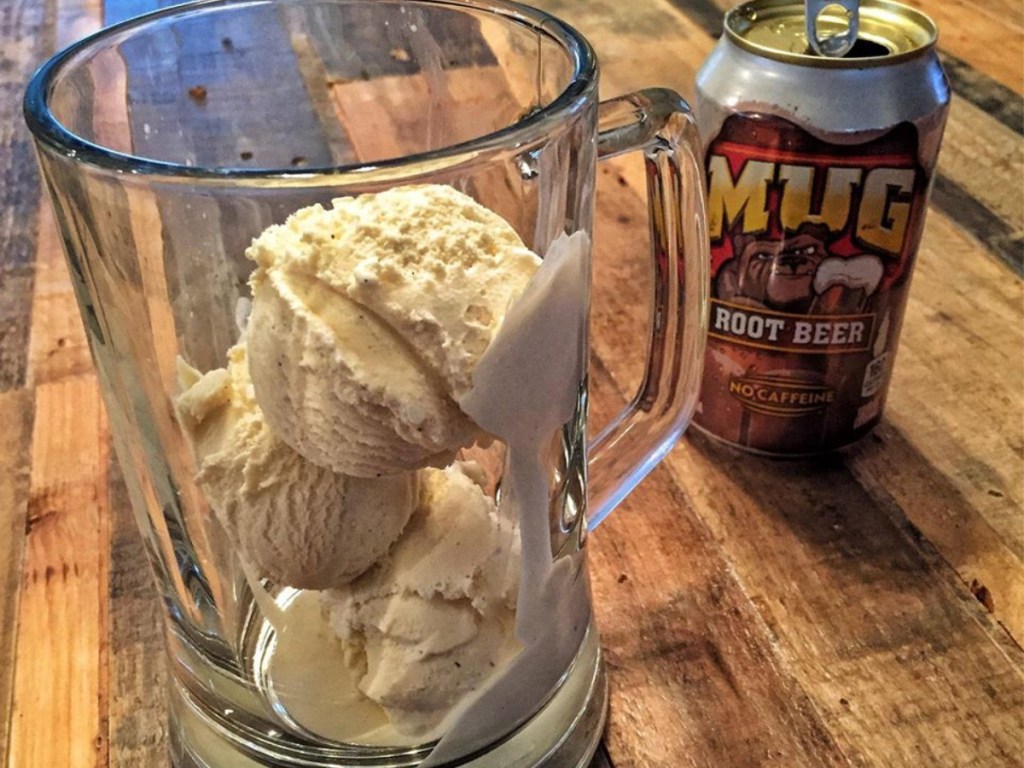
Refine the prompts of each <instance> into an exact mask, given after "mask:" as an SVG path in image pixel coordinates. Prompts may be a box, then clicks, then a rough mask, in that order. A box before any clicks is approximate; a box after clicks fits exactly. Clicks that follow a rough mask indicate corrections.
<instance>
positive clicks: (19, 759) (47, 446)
mask: <svg viewBox="0 0 1024 768" xmlns="http://www.w3.org/2000/svg"><path fill="white" fill-rule="evenodd" d="M31 461H32V475H31V481H30V493H31V495H30V500H29V508H28V509H29V517H28V521H29V522H28V533H27V539H26V550H25V559H24V566H23V570H22V591H21V605H20V608H19V614H18V633H17V652H16V664H15V669H14V706H13V715H12V721H11V740H10V753H9V757H8V762H7V765H8V766H10V768H35V766H39V767H40V768H43V767H44V766H45V767H46V768H49V766H68V768H77V767H78V766H83V767H85V766H88V767H89V768H92V767H93V766H104V765H106V763H107V728H106V716H107V712H106V693H105V692H106V686H105V684H104V682H103V679H104V677H105V672H106V666H105V663H106V636H107V601H106V593H107V575H108V557H107V548H108V546H109V517H108V514H107V511H108V510H107V489H106V467H107V436H106V421H105V417H104V414H103V409H102V406H101V404H100V399H99V391H98V387H97V384H96V379H95V377H94V376H91V375H87V376H76V377H68V378H64V379H61V380H58V381H53V382H49V383H46V384H41V385H39V386H38V387H37V388H36V397H35V421H34V425H33V434H32V452H31ZM41 724H45V726H43V727H41Z"/></svg>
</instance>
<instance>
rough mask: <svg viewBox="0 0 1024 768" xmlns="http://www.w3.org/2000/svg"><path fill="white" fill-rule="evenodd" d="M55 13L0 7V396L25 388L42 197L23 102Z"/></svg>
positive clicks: (29, 2)
mask: <svg viewBox="0 0 1024 768" xmlns="http://www.w3.org/2000/svg"><path fill="white" fill-rule="evenodd" d="M51 11H52V7H50V6H48V4H45V3H41V2H38V0H12V2H5V3H4V4H3V5H0V40H3V48H2V49H0V50H2V53H0V61H2V62H3V66H0V254H3V257H2V258H0V392H2V391H4V390H7V389H13V388H16V387H20V386H22V385H23V384H24V383H25V368H26V360H27V352H28V345H27V343H26V342H27V340H28V329H29V308H30V306H31V301H32V276H33V260H34V258H35V248H36V245H35V240H36V233H37V231H38V229H37V212H38V207H39V199H40V192H39V171H38V169H37V167H36V162H35V158H34V157H33V155H32V145H31V141H30V138H29V132H28V129H27V128H26V127H25V123H24V121H23V120H22V118H21V99H22V94H23V90H24V87H25V84H26V83H27V82H28V79H29V76H30V75H31V74H32V72H33V71H34V69H35V67H36V66H37V65H38V64H39V63H40V62H41V61H42V60H43V58H44V57H45V56H47V55H48V54H49V53H50V52H51V51H52V50H53V20H52V18H50V16H51Z"/></svg>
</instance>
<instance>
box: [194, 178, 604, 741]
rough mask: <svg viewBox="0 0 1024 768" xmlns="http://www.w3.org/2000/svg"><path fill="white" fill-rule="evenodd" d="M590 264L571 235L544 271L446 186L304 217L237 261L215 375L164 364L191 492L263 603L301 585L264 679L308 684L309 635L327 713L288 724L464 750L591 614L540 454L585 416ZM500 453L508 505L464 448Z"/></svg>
mask: <svg viewBox="0 0 1024 768" xmlns="http://www.w3.org/2000/svg"><path fill="white" fill-rule="evenodd" d="M588 247H589V244H588V243H587V242H586V236H585V235H584V234H582V233H580V234H577V235H574V236H572V237H568V238H567V237H564V236H563V237H562V238H559V239H558V240H556V242H555V244H554V245H553V246H552V248H551V250H550V251H549V253H548V254H546V258H545V259H544V261H543V262H542V261H541V259H540V258H538V257H537V255H536V254H534V253H532V252H531V251H530V250H529V249H528V248H526V246H525V245H523V242H522V240H521V239H520V238H519V236H518V235H517V234H516V232H515V230H514V229H513V228H512V227H511V225H509V224H508V223H507V222H506V221H504V220H503V219H502V218H501V217H500V216H498V215H497V214H495V213H493V212H492V211H490V210H488V209H487V208H484V207H483V206H481V205H479V204H478V203H476V202H475V201H474V200H473V199H472V198H470V197H468V196H466V195H464V194H462V193H460V192H458V191H456V190H455V189H453V188H451V187H447V186H440V185H417V186H406V187H399V188H395V189H391V190H388V191H385V192H381V193H379V194H372V195H362V196H359V197H355V198H343V199H337V200H334V201H333V204H332V207H330V208H324V207H322V206H320V205H314V206H311V207H308V208H303V209H301V210H299V211H296V212H295V213H294V214H293V215H292V216H290V217H289V218H288V220H287V221H286V222H285V223H283V224H280V225H275V226H272V227H270V228H269V229H267V230H266V231H265V232H263V233H262V234H261V235H260V236H259V237H258V238H256V239H255V241H254V242H253V243H252V246H251V247H250V248H249V249H248V250H247V252H246V255H247V256H248V257H249V258H250V259H252V260H253V261H254V262H256V264H257V268H256V270H255V271H254V272H253V274H252V276H251V278H250V286H251V289H252V305H251V313H250V315H249V317H248V321H247V323H246V324H245V327H244V329H243V330H242V332H241V337H240V339H239V341H238V343H237V344H236V345H235V346H234V347H233V348H232V349H231V350H230V351H229V352H228V356H227V361H226V366H225V367H224V368H218V369H216V370H212V371H208V372H206V373H200V372H198V371H196V370H195V369H194V368H192V367H191V366H190V365H188V363H187V362H185V361H179V384H180V393H179V395H178V397H177V400H176V411H177V415H178V420H179V423H180V424H181V426H182V428H183V430H184V432H185V434H186V435H187V436H188V438H189V441H190V444H191V446H192V451H193V454H194V456H195V461H196V465H197V470H198V474H197V482H198V484H199V486H200V487H201V488H202V489H203V490H204V491H205V494H206V496H207V499H208V501H209V504H210V506H211V508H212V509H213V511H214V512H215V514H216V516H217V519H218V520H219V521H220V523H221V525H222V526H223V528H224V530H225V531H226V532H227V534H228V536H229V538H230V540H231V542H232V544H233V546H234V547H235V549H236V551H237V555H238V557H239V558H240V559H241V560H242V561H243V563H244V564H245V569H246V571H247V573H250V574H251V575H252V578H250V581H251V582H253V589H254V591H256V592H259V590H260V589H261V587H260V584H259V582H260V580H261V579H263V578H266V579H269V580H270V581H272V582H274V583H275V584H278V585H287V586H291V587H296V588H299V589H303V590H310V591H308V592H303V593H300V594H301V597H300V598H299V599H297V600H296V601H293V605H292V606H291V607H290V608H289V609H286V610H280V609H279V608H278V607H275V606H273V605H272V604H271V606H269V607H267V608H266V611H265V612H266V613H268V614H269V615H268V616H267V619H268V620H270V621H271V622H272V623H274V624H275V629H276V630H277V632H278V635H279V640H278V642H279V645H280V647H281V653H280V654H279V655H280V659H279V661H278V663H277V664H278V666H277V669H276V672H277V673H278V674H279V675H283V676H289V675H290V676H292V677H293V678H294V679H296V680H298V679H308V680H315V679H317V678H318V677H319V675H310V674H309V672H308V670H307V671H306V672H305V673H303V671H302V669H301V667H302V666H303V664H305V663H306V662H305V660H304V659H302V655H303V650H302V648H307V646H308V645H309V643H310V642H311V640H310V638H313V642H321V645H320V646H318V647H317V656H316V657H315V658H313V659H312V660H310V661H309V662H308V663H309V664H312V665H323V667H324V671H323V673H322V676H323V680H324V681H329V684H330V685H331V686H332V687H333V688H334V690H332V692H331V700H332V702H333V708H332V710H331V711H330V712H328V713H324V712H322V711H315V710H317V708H316V707H311V706H310V705H309V703H308V701H307V702H306V704H305V705H303V703H302V702H301V701H295V702H293V703H294V704H295V707H294V709H293V710H292V711H291V716H292V717H293V718H294V719H295V720H296V722H298V724H299V725H301V726H302V727H303V728H305V729H308V730H309V731H311V732H313V733H316V734H318V735H321V736H325V737H329V738H332V739H337V740H340V741H349V742H353V743H360V744H391V745H398V744H419V743H424V742H426V741H429V740H432V739H436V738H440V737H442V736H444V735H445V734H446V733H447V734H448V736H447V737H446V738H447V740H448V742H450V743H449V744H448V745H447V748H448V749H449V750H451V751H453V752H457V751H459V744H458V742H459V740H460V738H461V737H460V736H459V730H460V728H459V724H460V722H466V721H468V720H470V719H471V720H472V721H473V723H474V727H475V729H486V727H487V724H488V720H489V719H490V720H493V721H494V722H495V723H502V722H504V723H506V724H507V723H509V722H515V719H516V717H517V716H519V717H524V716H526V715H528V714H529V712H530V711H531V709H532V707H533V706H535V704H536V702H535V701H531V702H526V701H525V699H524V697H523V696H518V697H517V696H515V695H514V694H515V693H516V692H517V691H520V692H521V691H527V690H531V689H532V690H533V691H534V692H535V693H541V692H543V691H545V690H549V689H550V688H551V687H552V686H553V685H554V684H555V682H556V681H557V677H558V675H559V674H561V673H562V672H563V671H564V670H565V668H566V666H567V664H568V663H569V662H570V661H571V659H572V656H573V654H574V653H575V651H576V649H577V648H578V646H579V643H580V640H581V638H582V634H583V632H584V631H585V628H586V625H587V622H588V621H589V600H588V598H587V595H586V584H585V580H584V579H582V578H577V576H578V574H577V573H576V572H575V571H574V570H573V568H574V566H573V564H572V562H571V561H570V559H569V558H566V559H565V560H566V561H567V562H566V563H564V564H563V563H562V562H559V563H557V564H553V562H552V557H551V550H550V535H549V531H548V525H549V523H548V508H547V503H546V500H547V498H548V494H549V488H548V478H547V477H546V474H545V472H544V470H543V469H542V467H541V465H540V463H539V461H538V460H536V458H535V457H536V456H537V455H539V453H540V451H541V450H542V447H543V445H542V444H543V441H544V440H545V439H548V438H549V436H550V434H551V433H552V431H553V430H555V429H557V428H558V427H559V426H560V425H561V424H563V423H564V422H566V421H568V420H569V419H570V418H571V417H572V413H573V409H574V408H575V406H576V397H577V392H576V391H575V387H576V382H578V381H579V379H580V376H579V375H578V372H577V374H576V375H572V371H567V370H566V366H571V367H573V368H574V369H575V368H577V367H578V366H579V365H580V363H579V360H580V358H581V354H580V351H581V350H582V345H583V343H584V342H583V339H582V333H583V331H582V329H583V328H584V327H585V323H584V322H583V318H584V317H585V312H586V306H585V299H584V296H585V290H586V288H585V286H586V279H587V275H586V267H585V255H586V249H587V248H588ZM574 329H578V332H575V333H574V332H573V331H574ZM555 331H557V333H556V332H555ZM537 393H543V396H542V397H538V396H537ZM495 438H497V439H498V440H500V441H501V443H502V444H503V445H507V446H508V447H509V450H510V451H511V453H512V454H513V456H512V459H511V463H510V469H509V470H508V471H507V472H506V473H505V479H504V481H503V483H505V484H507V485H508V489H509V490H507V491H505V490H503V492H502V493H500V494H497V493H496V489H495V481H496V476H497V475H498V473H499V472H501V467H493V468H488V467H487V466H486V465H485V464H482V463H478V461H474V460H472V458H470V454H469V452H467V449H470V447H471V446H473V445H482V446H487V445H488V444H490V443H491V442H492V441H493V440H494V439H495ZM478 454H479V455H478V458H481V457H484V456H485V455H486V454H484V453H483V452H482V451H478ZM531 455H532V456H533V458H531ZM538 500H539V502H540V503H539V505H538V504H537V503H536V502H537V501H538ZM299 625H301V626H299ZM317 638H319V641H317ZM289 648H290V649H291V651H290V652H287V651H288V650H289ZM307 650H308V648H307ZM307 658H309V657H307ZM332 665H333V666H332ZM328 668H331V669H333V672H331V671H329V670H328ZM323 684H324V685H326V684H328V683H327V682H323ZM488 690H491V691H492V694H493V695H492V696H491V697H488V696H487V695H486V692H487V691H488ZM509 694H513V695H511V696H510V695H509ZM296 698H297V699H302V698H307V699H308V698H309V691H297V692H296ZM517 698H518V699H521V700H523V701H522V703H520V704H518V705H516V704H515V703H513V704H511V705H510V704H509V701H510V700H511V701H513V702H515V701H516V700H517ZM488 701H491V702H492V703H493V702H496V701H501V702H502V706H501V712H497V711H494V710H493V707H492V711H491V712H490V713H488ZM287 703H288V702H285V704H286V705H287ZM339 703H340V704H339ZM517 706H518V709H519V710H520V711H518V712H517ZM304 713H305V714H304ZM467 713H469V714H470V715H472V718H470V717H469V716H468V715H467ZM471 730H472V729H471ZM465 739H467V740H469V741H472V735H471V734H468V735H465ZM442 746H445V743H444V742H442Z"/></svg>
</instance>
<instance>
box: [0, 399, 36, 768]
mask: <svg viewBox="0 0 1024 768" xmlns="http://www.w3.org/2000/svg"><path fill="white" fill-rule="evenodd" d="M32 410H33V409H32V392H31V391H30V390H26V389H19V390H10V391H7V392H0V765H3V766H6V765H8V759H7V758H8V754H7V751H8V737H9V736H10V732H9V729H10V721H9V715H10V712H11V706H12V704H13V700H12V697H13V693H14V659H15V640H16V637H17V634H16V632H17V615H18V602H19V590H20V587H21V562H22V557H23V554H24V549H25V528H26V520H27V519H28V498H29V472H30V464H29V456H30V454H29V449H30V446H31V437H32Z"/></svg>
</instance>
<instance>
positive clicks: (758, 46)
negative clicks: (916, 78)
mask: <svg viewBox="0 0 1024 768" xmlns="http://www.w3.org/2000/svg"><path fill="white" fill-rule="evenodd" d="M848 23H849V22H848V18H847V16H846V14H845V13H844V12H843V9H842V8H841V7H840V6H838V5H836V6H835V11H834V12H833V11H832V10H831V9H830V8H826V9H825V10H824V12H823V13H822V14H821V15H820V16H819V17H818V29H819V30H820V33H821V34H824V35H829V34H841V33H842V32H843V31H844V30H845V29H846V28H847V25H848ZM725 33H726V34H727V35H728V36H729V38H730V39H731V40H732V41H733V42H734V43H736V44H737V45H739V46H740V47H741V48H745V49H746V50H748V51H751V52H752V53H756V54H758V55H760V56H765V57H767V58H770V59H775V60H776V61H785V62H788V63H791V64H800V65H802V66H805V67H827V68H830V69H835V68H838V69H863V68H864V67H873V66H889V65H891V64H895V63H896V62H898V61H902V60H905V59H911V58H914V57H916V56H919V55H921V54H922V53H924V52H925V51H927V50H929V49H930V48H932V47H933V46H934V45H935V41H936V39H937V38H938V29H937V28H936V26H935V22H934V21H932V20H931V19H930V18H929V17H928V16H926V15H925V14H923V13H921V11H919V10H917V9H916V8H911V7H910V6H907V5H903V4H902V3H896V2H892V0H862V2H861V3H860V14H859V29H858V32H857V42H856V43H855V44H854V46H853V49H852V50H851V51H850V52H849V53H847V54H846V55H845V56H841V57H829V56H819V55H818V54H816V53H815V52H814V50H813V49H812V48H811V45H810V43H809V42H808V40H807V24H806V16H805V10H804V3H803V2H800V1H799V0H796V1H794V0H751V1H750V2H747V3H743V4H741V5H737V6H735V7H734V8H732V9H731V10H729V11H728V12H727V13H726V14H725Z"/></svg>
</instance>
